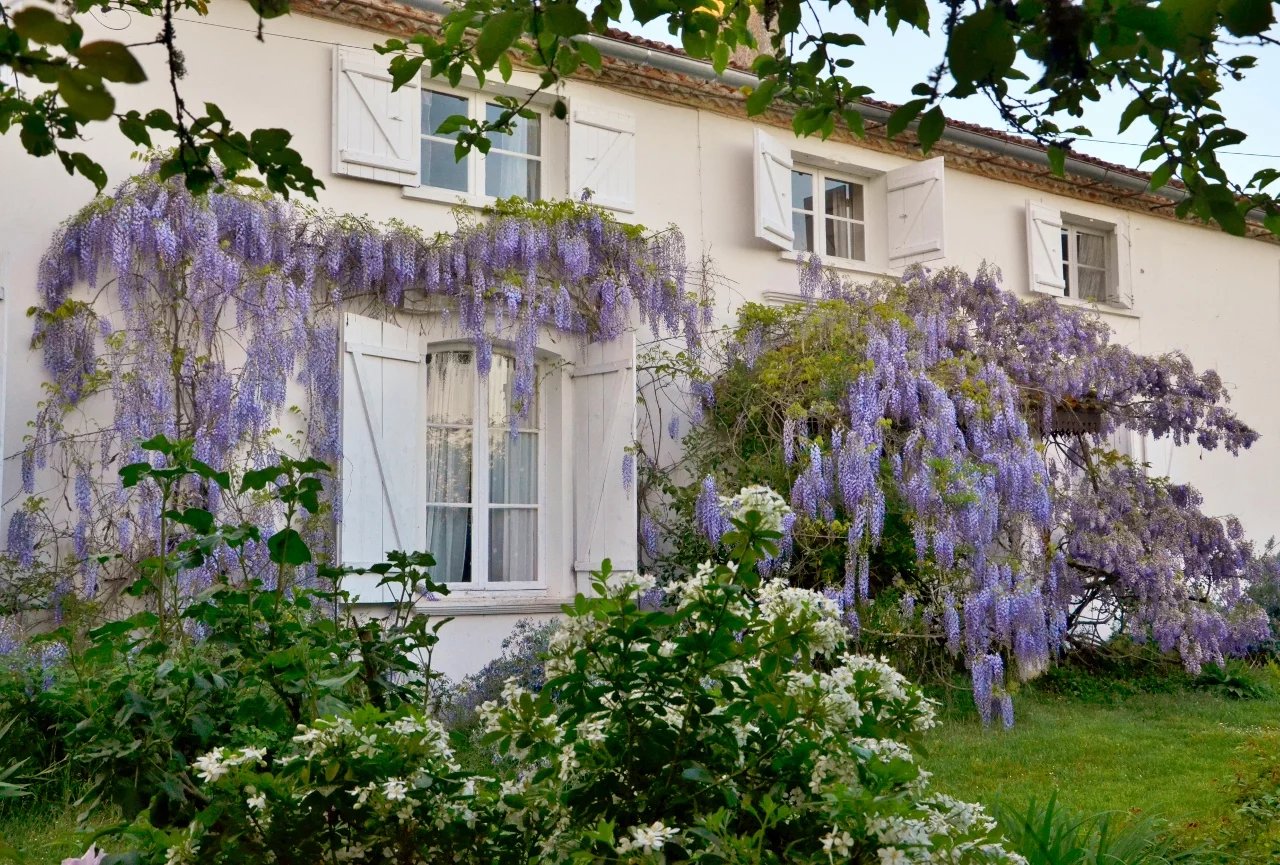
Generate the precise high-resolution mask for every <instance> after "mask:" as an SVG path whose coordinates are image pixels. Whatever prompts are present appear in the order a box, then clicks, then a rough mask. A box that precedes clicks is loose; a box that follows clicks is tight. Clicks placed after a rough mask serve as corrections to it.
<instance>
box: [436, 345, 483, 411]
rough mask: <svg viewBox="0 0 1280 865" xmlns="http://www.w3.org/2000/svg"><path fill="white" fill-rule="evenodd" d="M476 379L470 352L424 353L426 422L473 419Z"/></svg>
mask: <svg viewBox="0 0 1280 865" xmlns="http://www.w3.org/2000/svg"><path fill="white" fill-rule="evenodd" d="M475 380H476V379H475V365H474V364H473V363H472V362H471V352H469V351H441V352H434V353H432V354H429V355H427V423H429V424H432V423H447V424H469V423H471V422H472V421H473V420H474V419H475V412H474V411H473V409H472V404H473V403H474V402H475V397H476V389H475Z"/></svg>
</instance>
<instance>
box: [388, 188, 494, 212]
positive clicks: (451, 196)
mask: <svg viewBox="0 0 1280 865" xmlns="http://www.w3.org/2000/svg"><path fill="white" fill-rule="evenodd" d="M401 189H402V190H403V193H402V194H403V195H404V197H405V198H412V199H413V200H415V201H430V202H432V203H435V204H447V205H449V206H450V207H467V208H471V209H473V210H480V209H481V208H485V207H488V206H490V205H491V204H493V202H494V200H495V199H492V198H489V197H488V196H484V195H472V194H471V193H469V192H458V191H456V190H453V189H436V188H434V187H431V186H403V187H401Z"/></svg>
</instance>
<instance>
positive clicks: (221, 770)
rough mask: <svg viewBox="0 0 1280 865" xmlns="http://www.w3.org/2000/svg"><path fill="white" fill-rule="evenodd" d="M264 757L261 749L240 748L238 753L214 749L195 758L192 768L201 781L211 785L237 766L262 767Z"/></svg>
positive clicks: (265, 753) (264, 754)
mask: <svg viewBox="0 0 1280 865" xmlns="http://www.w3.org/2000/svg"><path fill="white" fill-rule="evenodd" d="M266 756H267V752H266V750H265V749H263V748H242V749H240V750H239V751H227V750H226V749H224V748H214V749H213V750H212V751H210V752H209V753H207V754H202V755H201V756H199V757H197V758H196V760H195V762H194V763H192V766H193V767H194V768H195V770H196V775H197V776H198V777H199V778H200V780H201V781H204V782H205V783H206V784H212V783H213V782H214V781H217V780H218V779H219V778H222V777H223V776H225V775H226V774H227V773H228V772H230V771H231V770H232V769H234V768H235V767H237V766H248V765H262V764H263V762H264V760H265V758H266Z"/></svg>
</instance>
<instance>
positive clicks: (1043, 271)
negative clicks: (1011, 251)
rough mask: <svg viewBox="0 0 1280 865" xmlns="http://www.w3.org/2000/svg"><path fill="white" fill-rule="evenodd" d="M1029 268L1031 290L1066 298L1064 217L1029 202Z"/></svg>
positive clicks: (1049, 208) (1055, 211)
mask: <svg viewBox="0 0 1280 865" xmlns="http://www.w3.org/2000/svg"><path fill="white" fill-rule="evenodd" d="M1027 268H1028V274H1029V276H1030V279H1031V284H1030V288H1031V290H1032V291H1038V292H1040V293H1042V294H1052V295H1056V296H1058V297H1062V296H1063V293H1064V292H1065V291H1066V288H1067V283H1066V281H1065V280H1064V279H1063V277H1062V214H1061V213H1059V212H1058V211H1057V210H1054V209H1053V208H1052V207H1046V206H1045V205H1043V204H1037V203H1036V202H1034V201H1028V202H1027Z"/></svg>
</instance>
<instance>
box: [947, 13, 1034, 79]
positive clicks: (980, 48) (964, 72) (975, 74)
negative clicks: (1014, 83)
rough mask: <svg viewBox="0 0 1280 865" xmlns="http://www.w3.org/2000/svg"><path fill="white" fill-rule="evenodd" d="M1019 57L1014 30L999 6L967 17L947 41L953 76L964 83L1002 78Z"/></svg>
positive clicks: (948, 57)
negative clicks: (1014, 39)
mask: <svg viewBox="0 0 1280 865" xmlns="http://www.w3.org/2000/svg"><path fill="white" fill-rule="evenodd" d="M1016 56H1017V48H1016V46H1015V45H1014V41H1013V32H1012V31H1011V30H1010V29H1009V22H1008V21H1006V20H1005V18H1004V13H1003V11H1002V10H1001V8H1000V7H997V6H986V7H984V8H982V9H980V10H978V11H977V12H975V13H973V14H972V15H969V16H967V17H966V18H965V19H964V20H963V21H961V22H960V23H959V24H957V25H956V27H955V30H953V31H952V33H951V39H950V40H949V41H948V43H947V60H948V62H949V63H950V68H951V75H952V77H954V78H955V79H956V82H957V83H958V84H961V85H964V84H971V83H980V82H983V81H988V80H993V79H1000V78H1003V77H1004V76H1005V73H1006V72H1007V71H1008V70H1009V68H1010V67H1012V66H1013V61H1014V58H1015V57H1016Z"/></svg>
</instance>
